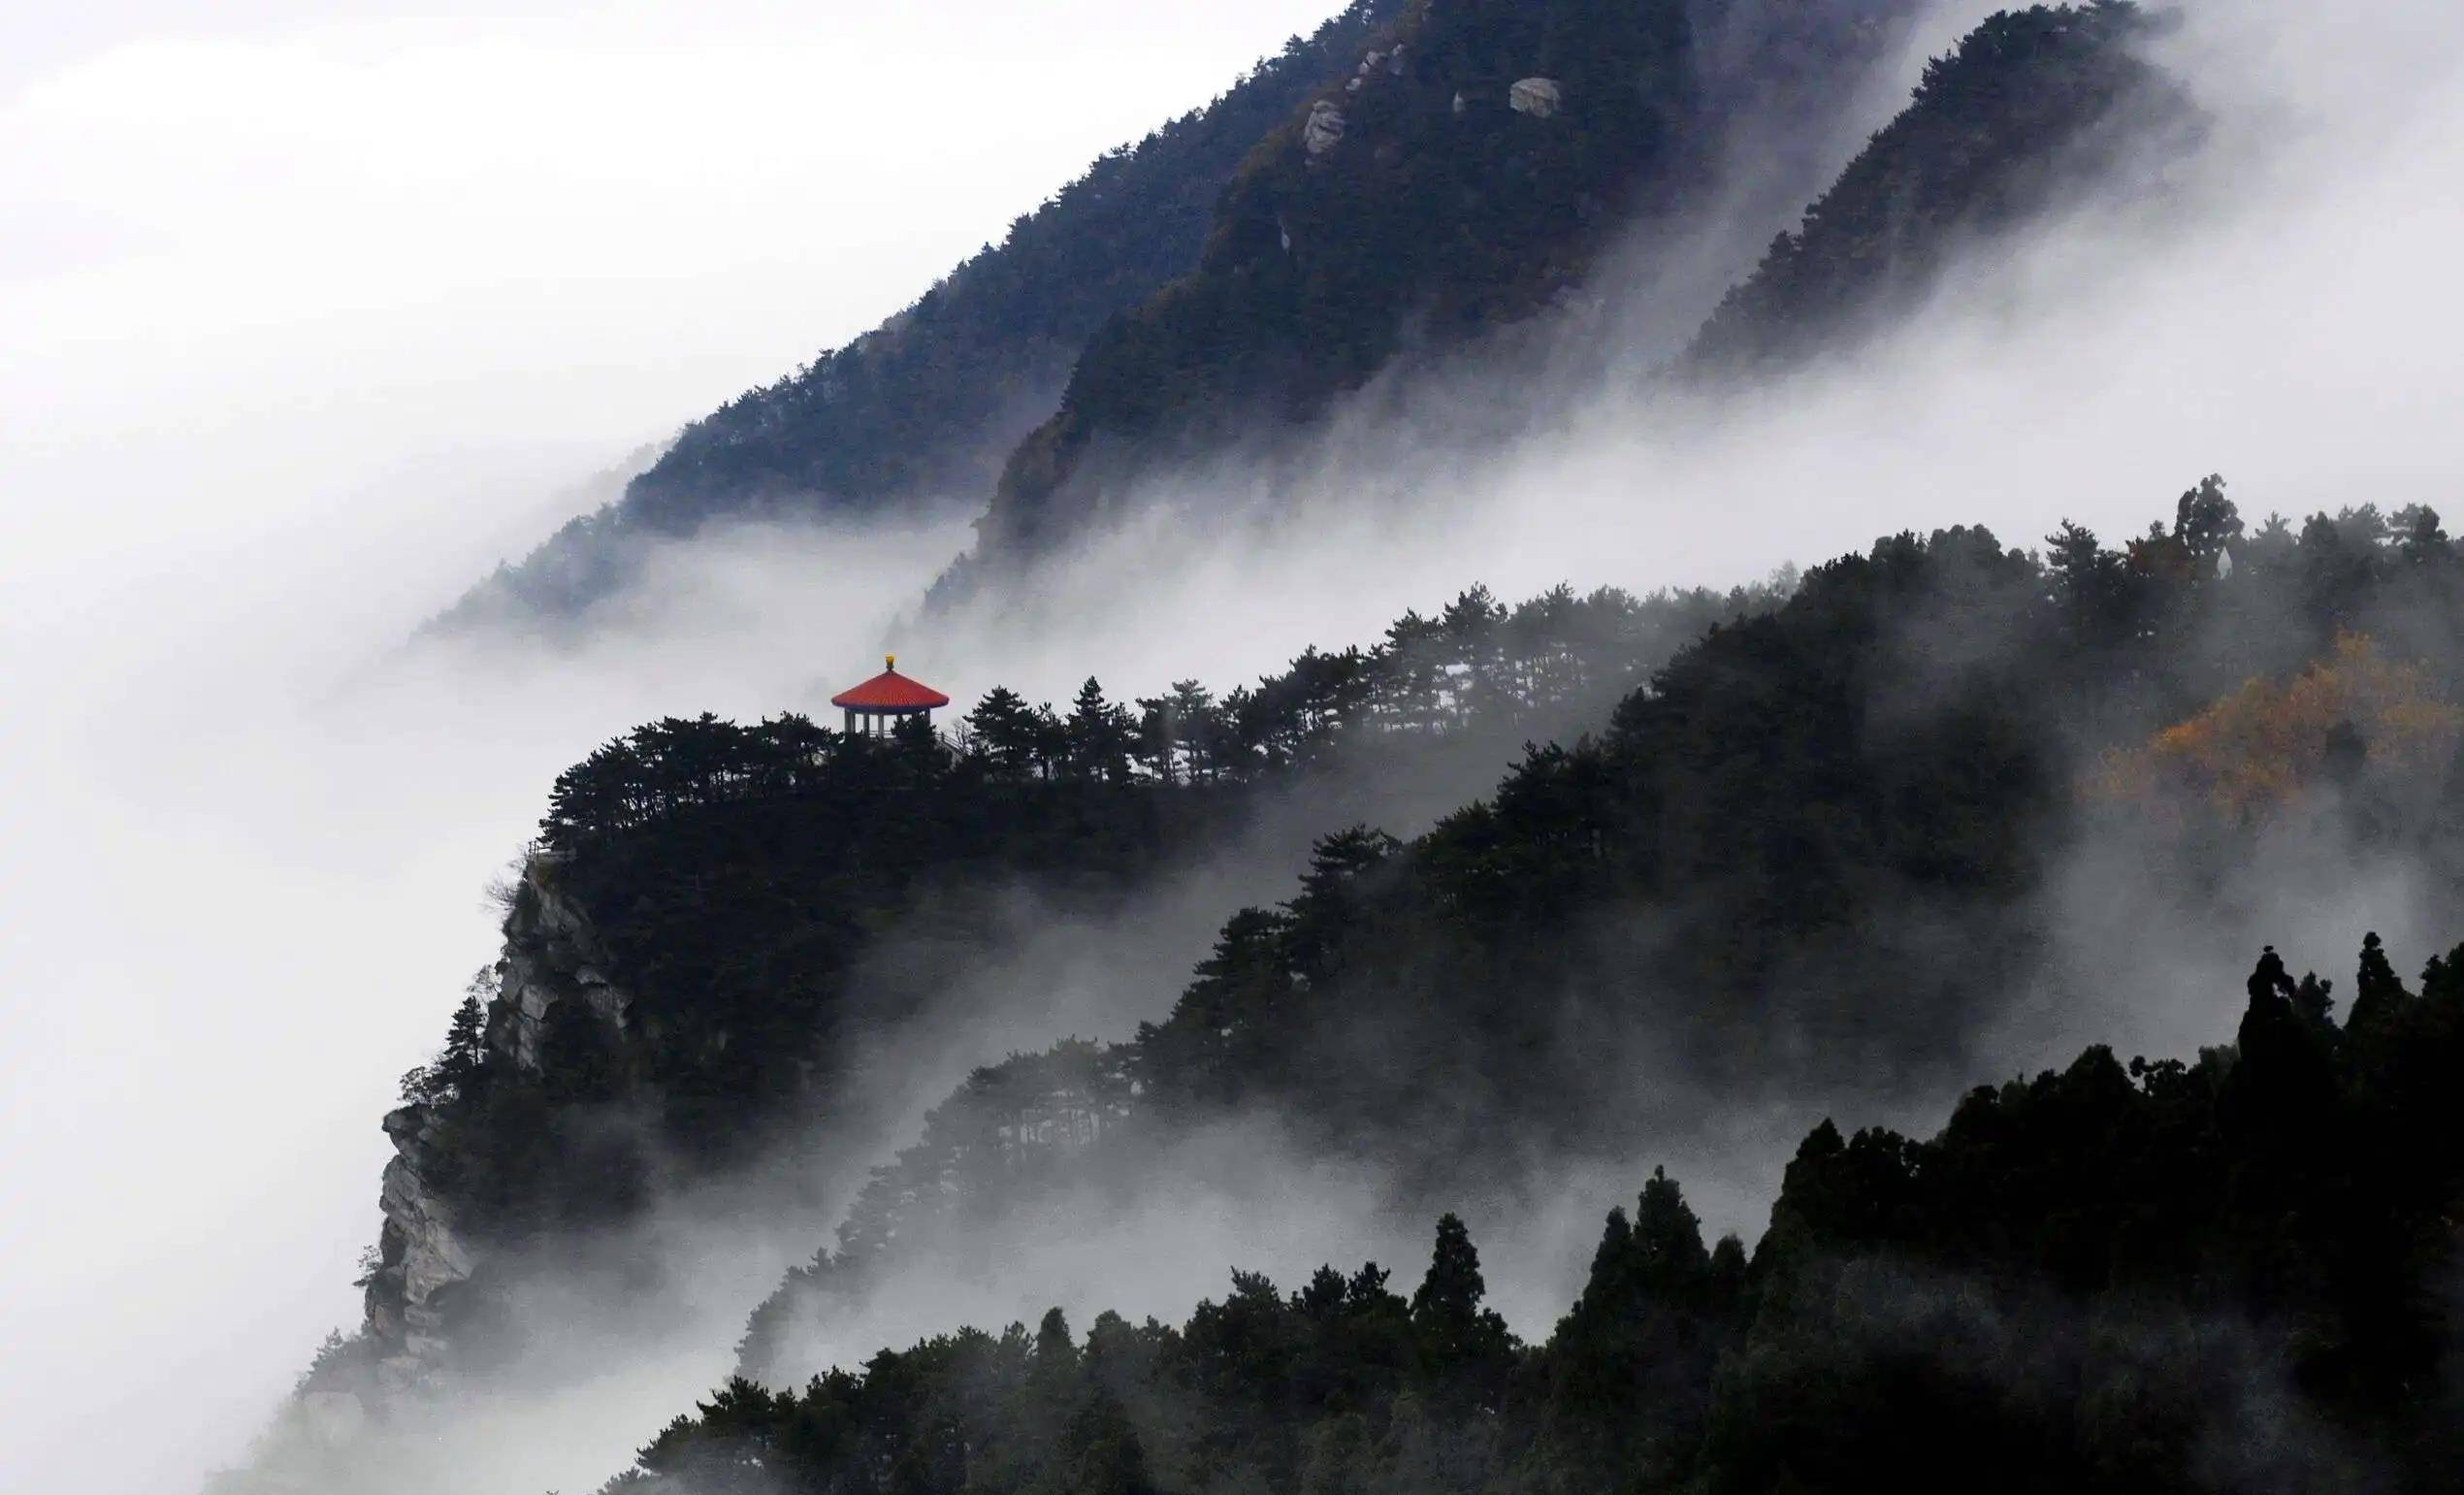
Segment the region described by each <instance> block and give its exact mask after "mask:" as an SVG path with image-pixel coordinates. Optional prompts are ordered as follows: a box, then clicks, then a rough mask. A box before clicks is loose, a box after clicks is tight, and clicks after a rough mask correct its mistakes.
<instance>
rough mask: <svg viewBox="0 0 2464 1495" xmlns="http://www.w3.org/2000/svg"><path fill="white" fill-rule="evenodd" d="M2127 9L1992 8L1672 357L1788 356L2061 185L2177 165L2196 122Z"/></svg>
mask: <svg viewBox="0 0 2464 1495" xmlns="http://www.w3.org/2000/svg"><path fill="white" fill-rule="evenodd" d="M2148 29H2149V22H2148V21H2147V20H2146V19H2145V18H2144V17H2143V16H2142V14H2141V13H2140V12H2139V10H2138V9H2137V8H2136V7H2135V6H2131V5H2127V4H2115V3H2111V0H2099V3H2096V4H2092V5H2089V6H2085V7H2082V8H2078V9H2071V8H2068V7H2064V8H2060V9H2053V10H2048V9H2046V8H2043V7H2036V8H2033V9H2029V10H2026V11H2018V12H2006V13H2003V14H2000V15H1996V16H1994V17H1992V18H1991V19H1989V20H1987V21H1986V22H1985V24H1984V25H1982V26H1980V27H1978V28H1977V30H1976V31H1975V32H1974V33H1973V34H1971V35H1970V36H1969V37H1968V38H1967V39H1966V40H1965V41H1964V42H1962V43H1961V45H1960V47H1959V49H1958V50H1956V51H1954V52H1952V53H1950V54H1949V55H1947V56H1944V57H1940V58H1936V59H1934V60H1933V61H1931V62H1929V64H1927V66H1926V70H1925V77H1924V81H1921V82H1920V83H1919V84H1918V85H1917V90H1916V95H1915V98H1914V100H1913V101H1912V102H1911V103H1910V105H1909V107H1908V109H1907V110H1906V112H1905V113H1903V114H1900V115H1899V116H1898V117H1897V119H1894V120H1893V121H1892V122H1891V123H1890V125H1889V126H1888V127H1886V128H1885V129H1884V130H1883V131H1882V132H1881V133H1880V134H1878V135H1876V136H1875V137H1874V138H1873V140H1872V141H1871V143H1869V144H1868V145H1867V146H1866V147H1865V148H1864V151H1863V152H1861V153H1860V154H1859V155H1858V157H1857V159H1856V160H1855V161H1853V162H1852V163H1850V165H1849V167H1848V169H1847V170H1846V171H1845V172H1843V173H1841V174H1840V178H1839V180H1838V181H1837V182H1836V183H1834V184H1833V185H1832V188H1831V190H1830V191H1828V192H1826V193H1824V194H1823V196H1822V199H1821V200H1820V201H1819V202H1817V203H1815V204H1814V205H1813V206H1812V207H1810V208H1808V209H1806V210H1805V217H1804V221H1803V223H1802V224H1800V225H1799V228H1798V229H1797V230H1796V231H1795V232H1792V233H1783V234H1781V235H1780V236H1779V237H1778V238H1777V239H1775V240H1774V241H1773V242H1772V244H1771V246H1770V249H1769V250H1768V252H1767V253H1766V254H1765V255H1764V257H1763V261H1762V263H1761V264H1760V265H1758V266H1756V267H1755V270H1754V273H1753V274H1752V275H1751V276H1748V277H1747V278H1746V279H1745V280H1744V281H1743V282H1742V283H1740V284H1739V285H1737V286H1736V288H1735V289H1734V290H1733V291H1731V292H1730V293H1729V296H1728V298H1727V300H1726V301H1724V302H1723V303H1722V304H1721V306H1720V308H1719V309H1718V311H1717V312H1715V313H1714V314H1713V315H1712V317H1711V320H1710V321H1709V323H1708V324H1706V325H1705V326H1704V327H1703V329H1702V334H1701V335H1700V336H1699V337H1698V338H1697V339H1696V340H1695V342H1694V345H1693V347H1692V348H1691V349H1690V350H1689V351H1688V355H1687V359H1686V365H1687V367H1688V368H1689V369H1690V370H1691V371H1692V372H1694V373H1696V374H1714V373H1729V374H1735V373H1738V372H1741V371H1743V370H1744V369H1747V368H1750V367H1752V366H1753V365H1756V364H1761V363H1769V362H1773V361H1778V360H1784V359H1786V358H1788V357H1792V356H1802V355H1803V354H1805V353H1807V352H1810V351H1812V350H1814V349H1816V348H1819V347H1820V346H1822V345H1823V344H1824V343H1825V342H1827V341H1837V340H1839V339H1840V338H1841V336H1842V335H1843V333H1845V332H1847V331H1848V330H1850V329H1851V328H1853V327H1855V326H1857V325H1858V324H1860V323H1864V322H1873V321H1877V320H1881V319H1884V318H1887V317H1888V316H1889V315H1890V314H1891V313H1893V312H1896V311H1902V310H1905V309H1906V307H1907V305H1908V304H1909V303H1910V302H1911V301H1913V300H1914V299H1915V298H1917V297H1919V296H1920V295H1922V294H1923V293H1924V292H1925V291H1926V290H1928V289H1929V288H1930V287H1931V285H1932V284H1933V281H1934V278H1935V277H1936V276H1937V275H1938V274H1939V273H1940V271H1941V270H1942V269H1943V267H1944V266H1945V264H1946V263H1947V262H1948V261H1949V259H1950V258H1951V256H1952V255H1953V254H1954V253H1955V252H1957V251H1960V250H1962V249H1965V250H1969V251H1977V250H1980V249H1983V248H1986V247H1989V246H1991V244H1993V242H1994V241H1995V240H1996V239H2007V238H2008V236H2010V235H2011V234H2012V232H2013V231H2014V230H2016V229H2019V228H2022V227H2025V226H2026V225H2027V224H2028V223H2030V222H2033V221H2036V220H2037V219H2039V218H2040V217H2041V216H2042V215H2043V214H2044V213H2045V212H2046V211H2048V210H2049V209H2050V208H2052V207H2054V206H2055V205H2057V204H2058V203H2059V202H2060V201H2061V200H2062V198H2063V197H2064V195H2065V193H2066V191H2070V190H2076V189H2079V188H2081V187H2083V186H2085V187H2116V186H2119V185H2121V184H2122V183H2123V182H2124V180H2125V179H2126V178H2127V176H2128V174H2129V172H2130V171H2131V170H2132V169H2133V168H2158V167H2162V166H2164V165H2167V164H2170V163H2171V162H2173V161H2175V160H2178V159H2179V158H2180V155H2181V153H2182V151H2183V150H2184V149H2185V148H2186V146H2187V145H2188V141H2189V140H2190V139H2191V138H2193V137H2194V135H2195V132H2196V130H2197V127H2198V126H2197V118H2196V115H2195V114H2194V112H2193V111H2192V110H2191V109H2190V108H2189V106H2188V103H2187V101H2186V100H2185V99H2184V98H2183V96H2182V94H2181V92H2180V90H2179V88H2178V87H2177V86H2176V85H2175V84H2174V83H2173V82H2172V81H2170V80H2168V79H2167V78H2165V77H2164V76H2163V75H2162V74H2161V73H2159V72H2158V71H2157V70H2156V69H2155V68H2153V67H2151V66H2150V65H2149V64H2148V63H2146V62H2144V61H2142V60H2141V59H2140V58H2139V57H2138V56H2136V55H2135V54H2134V53H2133V51H2132V50H2131V45H2130V44H2131V43H2132V42H2133V41H2134V40H2135V39H2136V38H2137V37H2139V36H2140V35H2142V34H2144V33H2145V32H2146V31H2147V30H2148Z"/></svg>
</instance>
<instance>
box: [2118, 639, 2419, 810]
mask: <svg viewBox="0 0 2464 1495" xmlns="http://www.w3.org/2000/svg"><path fill="white" fill-rule="evenodd" d="M2341 723H2350V724H2351V727H2352V729H2353V730H2354V731H2357V732H2358V733H2359V736H2360V742H2361V745H2362V747H2363V749H2364V751H2365V754H2366V757H2365V759H2364V764H2365V767H2366V771H2368V772H2369V773H2370V774H2371V776H2372V777H2373V778H2374V779H2377V780H2379V781H2381V782H2383V783H2389V784H2394V785H2401V784H2405V783H2415V784H2427V783H2430V782H2432V781H2433V780H2434V779H2435V777H2436V776H2437V775H2438V774H2440V773H2442V772H2444V771H2445V769H2446V767H2447V764H2448V763H2449V761H2450V760H2451V759H2452V757H2453V755H2454V752H2455V744H2456V740H2457V737H2458V736H2459V734H2464V709H2460V708H2458V707H2456V706H2454V705H2452V704H2450V703H2448V701H2446V700H2444V699H2440V698H2439V697H2438V695H2437V694H2436V692H2435V690H2434V688H2433V687H2432V686H2431V684H2430V681H2429V677H2428V675H2427V674H2426V673H2425V672H2424V671H2423V670H2422V669H2421V667H2420V666H2417V665H2405V664H2397V663H2395V662H2392V661H2390V660H2388V659H2386V658H2385V657H2384V656H2383V655H2382V654H2381V653H2380V652H2379V647H2378V645H2377V644H2376V643H2374V642H2373V641H2372V640H2371V639H2370V637H2369V635H2368V634H2351V633H2347V634H2338V635H2337V637H2336V645H2335V650H2334V652H2333V653H2332V654H2331V655H2330V656H2329V657H2328V658H2326V659H2324V660H2321V661H2319V662H2318V663H2317V664H2314V665H2312V666H2310V667H2309V668H2307V669H2305V670H2303V671H2302V672H2301V673H2300V674H2298V675H2296V676H2294V677H2293V678H2292V679H2291V680H2289V681H2286V682H2284V683H2282V684H2279V683H2277V682H2275V681H2272V680H2258V679H2253V680H2249V681H2246V682H2244V683H2243V685H2242V687H2241V688H2240V689H2239V690H2236V691H2235V692H2233V693H2232V694H2231V695H2229V696H2226V697H2224V698H2223V699H2221V700H2219V701H2217V702H2216V703H2215V704H2214V705H2212V706H2210V707H2208V708H2207V709H2206V710H2205V711H2202V712H2200V713H2199V714H2198V715H2197V716H2194V717H2192V718H2190V719H2189V720H2188V721H2186V722H2180V723H2177V724H2175V725H2174V726H2171V727H2168V728H2166V729H2164V731H2160V732H2157V733H2156V735H2155V736H2154V737H2153V738H2151V739H2149V741H2148V742H2147V743H2146V744H2145V745H2143V746H2140V747H2137V748H2132V749H2127V750H2122V749H2116V750H2111V751H2108V752H2107V753H2106V755H2105V758H2104V761H2103V763H2102V764H2100V765H2099V768H2098V771H2097V773H2096V774H2095V776H2094V777H2093V778H2092V779H2091V782H2090V784H2089V791H2090V793H2091V796H2094V797H2096V798H2100V799H2104V800H2108V801H2112V802H2118V803H2129V804H2136V805H2139V806H2141V807H2143V808H2146V809H2148V810H2150V811H2153V812H2156V813H2159V814H2163V815H2165V816H2166V818H2172V817H2174V816H2177V815H2179V814H2181V813H2182V812H2183V811H2184V810H2185V809H2187V808H2188V807H2190V806H2204V807H2205V808H2206V809H2207V810H2208V811H2209V812H2210V813H2212V814H2214V815H2217V816H2220V817H2221V818H2223V819H2225V820H2227V821H2229V822H2232V823H2235V824H2240V823H2243V822H2247V821H2249V820H2251V819H2252V818H2253V817H2255V816H2258V815H2262V814H2265V813H2267V812H2269V811H2272V810H2275V809H2278V808H2281V807H2283V806H2285V805H2286V804H2289V803H2291V802H2292V801H2293V800H2294V799H2295V798H2296V797H2298V796H2301V795H2302V794H2303V793H2305V792H2306V791H2307V790H2308V789H2309V787H2310V786H2312V785H2313V784H2316V783H2318V781H2319V780H2320V779H2321V777H2322V776H2323V774H2324V771H2325V769H2326V767H2327V758H2328V753H2329V748H2330V739H2331V734H2333V733H2334V732H2335V731H2336V728H2337V726H2338V725H2339V724H2341Z"/></svg>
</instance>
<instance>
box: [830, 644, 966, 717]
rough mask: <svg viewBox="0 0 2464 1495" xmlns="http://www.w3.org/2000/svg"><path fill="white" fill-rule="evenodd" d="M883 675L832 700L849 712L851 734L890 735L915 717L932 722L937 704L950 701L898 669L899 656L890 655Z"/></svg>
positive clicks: (876, 676) (841, 693) (883, 661)
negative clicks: (900, 725) (908, 719)
mask: <svg viewBox="0 0 2464 1495" xmlns="http://www.w3.org/2000/svg"><path fill="white" fill-rule="evenodd" d="M882 664H883V666H885V667H884V668H883V669H882V672H881V673H880V674H877V675H875V676H873V677H872V678H871V679H869V680H867V681H865V682H864V683H863V684H861V685H859V686H855V687H853V688H851V689H848V690H844V691H841V692H839V693H838V694H837V695H835V696H832V697H831V698H830V699H829V703H830V704H831V705H833V706H836V707H838V708H839V709H841V710H843V711H845V712H846V713H847V734H848V735H849V736H851V737H852V736H856V735H858V734H859V733H860V734H862V735H865V736H873V737H886V736H889V735H890V734H891V732H892V731H896V730H897V727H898V724H899V723H900V722H901V721H903V720H904V719H906V718H908V717H911V716H921V717H923V718H924V725H925V726H926V727H929V726H931V725H932V713H933V710H934V708H935V707H939V706H946V705H948V704H950V698H949V697H947V696H944V695H942V694H941V693H940V692H939V691H936V690H934V689H933V688H932V687H931V686H929V685H926V684H924V682H923V681H921V680H910V679H908V678H907V677H906V676H905V675H902V674H900V673H899V672H898V656H897V655H895V654H892V655H886V656H884V657H883V659H882Z"/></svg>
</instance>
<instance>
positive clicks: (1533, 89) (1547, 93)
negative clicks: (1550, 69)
mask: <svg viewBox="0 0 2464 1495" xmlns="http://www.w3.org/2000/svg"><path fill="white" fill-rule="evenodd" d="M1506 102H1507V105H1508V108H1510V109H1512V110H1513V111H1514V113H1516V114H1529V115H1531V116H1532V117H1533V118H1535V119H1547V118H1551V117H1553V116H1554V115H1555V114H1557V112H1558V111H1559V110H1561V109H1563V108H1565V107H1566V92H1565V90H1564V89H1562V88H1560V87H1558V86H1557V80H1555V79H1553V78H1524V79H1518V80H1516V81H1515V83H1514V86H1513V87H1511V88H1509V89H1508V90H1507V91H1506Z"/></svg>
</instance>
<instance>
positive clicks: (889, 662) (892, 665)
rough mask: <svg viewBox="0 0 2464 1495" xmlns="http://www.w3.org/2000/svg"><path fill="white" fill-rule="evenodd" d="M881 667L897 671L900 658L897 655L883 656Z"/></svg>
mask: <svg viewBox="0 0 2464 1495" xmlns="http://www.w3.org/2000/svg"><path fill="white" fill-rule="evenodd" d="M881 667H882V668H884V669H896V668H897V667H898V656H897V655H895V654H885V655H883V656H882V657H881Z"/></svg>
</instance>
